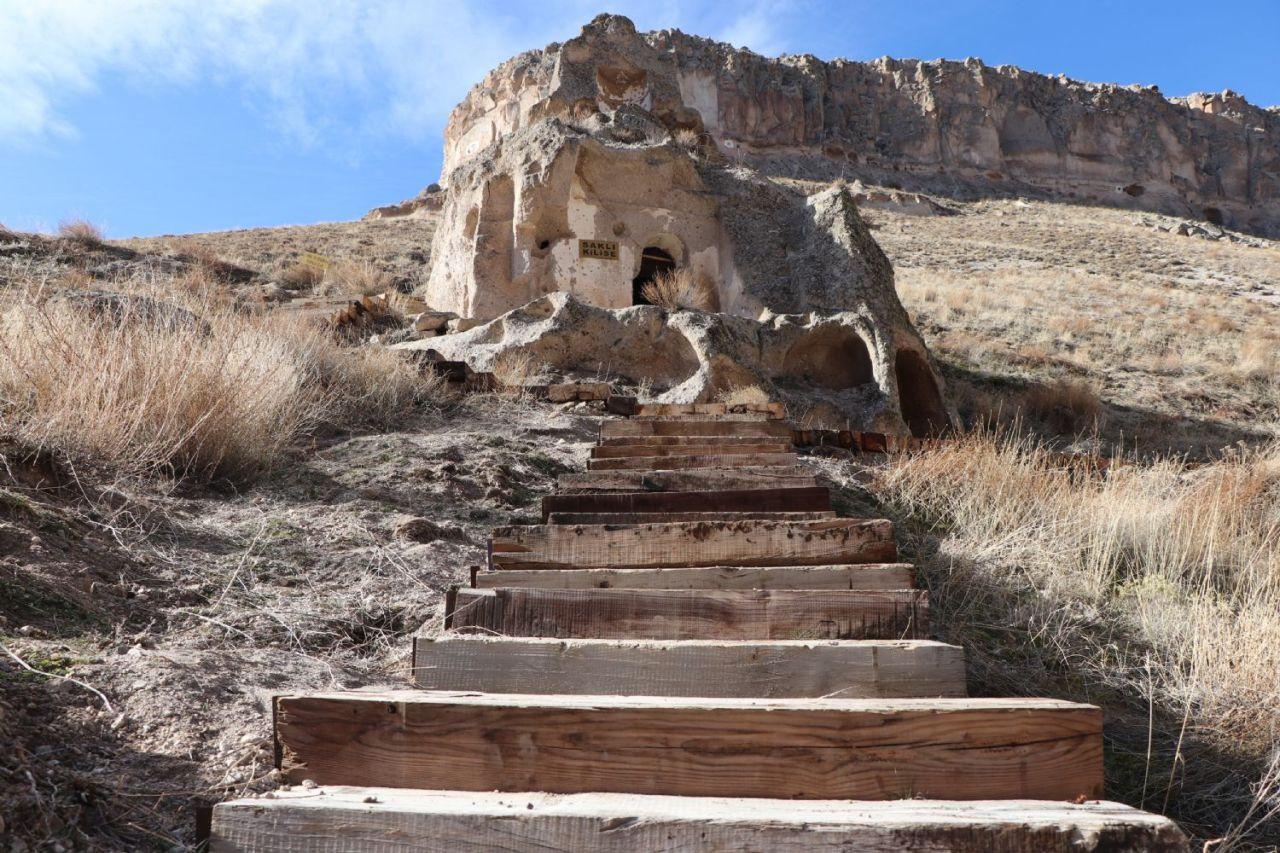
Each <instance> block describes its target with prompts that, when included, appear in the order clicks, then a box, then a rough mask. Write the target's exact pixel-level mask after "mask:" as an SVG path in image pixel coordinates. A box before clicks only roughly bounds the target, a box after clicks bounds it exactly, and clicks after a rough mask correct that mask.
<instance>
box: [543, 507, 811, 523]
mask: <svg viewBox="0 0 1280 853" xmlns="http://www.w3.org/2000/svg"><path fill="white" fill-rule="evenodd" d="M835 517H836V514H835V512H833V511H831V510H828V511H826V512H599V513H595V512H553V513H552V514H551V515H550V516H548V517H547V519H546V523H547V524H670V523H675V522H682V523H683V522H689V521H822V520H823V519H827V518H835Z"/></svg>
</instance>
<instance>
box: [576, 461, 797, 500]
mask: <svg viewBox="0 0 1280 853" xmlns="http://www.w3.org/2000/svg"><path fill="white" fill-rule="evenodd" d="M556 482H557V484H558V487H559V490H560V492H561V493H564V494H585V493H589V492H608V493H623V492H707V491H716V490H733V491H740V490H744V489H773V488H778V489H802V488H812V487H814V486H816V485H818V479H817V478H816V477H814V476H813V472H812V471H810V470H809V469H807V468H801V467H799V466H795V467H792V468H770V469H768V470H766V471H757V470H745V471H744V470H742V469H740V468H733V467H729V468H690V469H686V470H683V471H588V472H587V473H585V474H561V475H560V477H559V478H557V481H556Z"/></svg>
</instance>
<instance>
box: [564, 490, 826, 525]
mask: <svg viewBox="0 0 1280 853" xmlns="http://www.w3.org/2000/svg"><path fill="white" fill-rule="evenodd" d="M829 509H831V492H830V490H829V489H827V488H826V487H825V486H811V487H809V488H799V489H734V490H720V491H713V492H633V493H625V494H607V493H606V494H575V495H547V496H546V497H544V498H543V499H542V518H543V521H546V519H547V517H548V515H550V514H551V513H570V512H581V513H602V512H619V513H665V512H822V511H823V510H829Z"/></svg>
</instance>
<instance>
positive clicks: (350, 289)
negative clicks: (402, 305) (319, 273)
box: [324, 261, 394, 296]
mask: <svg viewBox="0 0 1280 853" xmlns="http://www.w3.org/2000/svg"><path fill="white" fill-rule="evenodd" d="M324 280H325V284H326V290H327V291H330V292H333V293H349V294H351V295H353V296H371V295H373V294H375V293H383V292H385V291H388V290H393V289H394V287H393V281H392V278H391V275H390V274H388V273H387V272H385V271H383V270H380V269H378V267H377V266H375V265H374V264H372V263H370V262H368V261H361V262H360V263H350V262H342V263H336V264H330V265H329V268H328V269H327V270H325V272H324Z"/></svg>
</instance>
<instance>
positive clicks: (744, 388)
mask: <svg viewBox="0 0 1280 853" xmlns="http://www.w3.org/2000/svg"><path fill="white" fill-rule="evenodd" d="M771 399H772V398H771V397H770V396H769V395H768V394H767V393H765V390H764V389H763V388H761V387H760V386H759V385H738V386H734V387H733V388H730V389H728V390H726V391H721V392H720V393H719V394H718V395H717V396H716V402H717V403H725V404H727V405H730V406H742V405H747V404H757V403H768V402H770V401H771Z"/></svg>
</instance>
